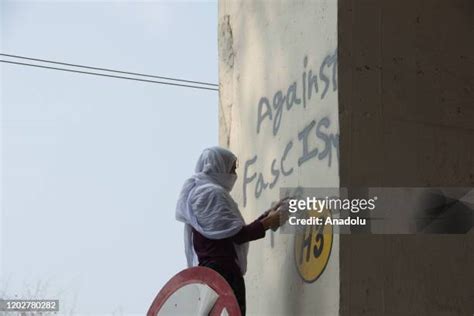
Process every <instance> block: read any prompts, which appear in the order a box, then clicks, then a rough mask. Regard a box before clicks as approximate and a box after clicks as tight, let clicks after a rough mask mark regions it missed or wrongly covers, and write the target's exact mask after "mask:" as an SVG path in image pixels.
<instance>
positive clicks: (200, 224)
mask: <svg viewBox="0 0 474 316" xmlns="http://www.w3.org/2000/svg"><path fill="white" fill-rule="evenodd" d="M236 160H237V157H236V156H235V155H234V154H233V153H232V152H230V151H229V150H227V149H224V148H221V147H211V148H207V149H205V150H204V151H203V152H202V154H201V156H200V157H199V160H198V162H197V164H196V169H195V174H194V176H192V177H191V178H189V179H188V180H186V182H185V183H184V185H183V189H182V190H181V193H180V195H179V199H178V204H177V206H176V219H177V220H178V221H180V222H183V223H184V224H185V225H184V247H185V252H186V259H187V261H188V267H193V266H197V265H198V258H197V256H196V252H195V251H194V246H193V238H192V228H194V229H195V230H197V231H198V232H199V233H200V234H201V235H203V236H204V237H206V238H209V239H223V238H228V237H232V236H234V235H235V234H237V233H238V232H239V231H240V230H241V229H242V227H243V226H244V225H245V221H244V218H243V217H242V214H241V213H240V211H239V208H238V206H237V203H235V201H234V200H233V199H232V197H231V196H230V194H229V192H230V191H231V190H232V187H233V186H234V183H235V180H236V179H237V175H235V174H231V173H230V172H231V170H232V167H233V165H234V162H235V161H236ZM234 247H235V252H236V254H237V264H238V265H239V267H240V270H241V271H242V274H245V272H246V271H247V254H248V243H243V244H240V245H238V244H235V243H234Z"/></svg>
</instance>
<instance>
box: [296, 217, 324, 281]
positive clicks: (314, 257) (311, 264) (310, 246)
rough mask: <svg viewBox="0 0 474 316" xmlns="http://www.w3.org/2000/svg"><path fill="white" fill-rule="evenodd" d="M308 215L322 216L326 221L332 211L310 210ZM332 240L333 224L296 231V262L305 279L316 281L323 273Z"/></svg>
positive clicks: (301, 275)
mask: <svg viewBox="0 0 474 316" xmlns="http://www.w3.org/2000/svg"><path fill="white" fill-rule="evenodd" d="M308 216H311V217H319V218H322V219H323V223H324V220H325V219H326V218H327V217H330V216H331V212H330V211H329V210H324V211H323V212H321V213H318V212H317V211H310V212H308ZM332 241H333V228H332V225H314V226H306V227H304V228H301V231H299V232H297V233H296V235H295V244H294V257H295V264H296V268H297V270H298V274H299V275H300V277H301V278H302V279H303V281H305V282H309V283H311V282H314V281H316V280H317V279H318V278H319V277H320V276H321V274H323V272H324V270H325V269H326V266H327V264H328V262H329V257H330V256H331V249H332Z"/></svg>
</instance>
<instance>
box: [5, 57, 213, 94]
mask: <svg viewBox="0 0 474 316" xmlns="http://www.w3.org/2000/svg"><path fill="white" fill-rule="evenodd" d="M0 56H5V57H11V58H18V59H25V60H31V61H39V62H43V63H50V64H57V65H63V66H71V67H78V68H85V69H91V70H100V71H108V72H114V73H120V74H124V75H134V76H141V77H148V78H155V79H164V80H172V81H178V82H186V83H196V84H201V85H206V86H213V87H218V86H219V85H218V84H215V83H209V82H203V81H194V80H185V79H180V78H172V77H163V76H156V75H148V74H142V73H138V72H130V71H123V70H117V69H110V68H100V67H92V66H85V65H79V64H71V63H65V62H60V61H54V60H49V59H40V58H33V57H25V56H20V55H12V54H3V53H0Z"/></svg>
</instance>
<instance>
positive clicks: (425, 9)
mask: <svg viewBox="0 0 474 316" xmlns="http://www.w3.org/2000/svg"><path fill="white" fill-rule="evenodd" d="M338 28H339V32H338V46H339V102H340V103H339V104H340V116H339V119H340V132H341V137H340V153H341V164H340V168H341V186H347V187H351V186H352V187H358V186H359V187H368V186H369V187H370V186H372V187H377V186H391V187H396V186H399V187H429V186H441V187H448V186H470V187H472V186H473V185H474V147H473V146H472V144H474V98H473V94H474V41H473V39H474V2H473V1H471V0H453V1H444V0H430V1H426V0H410V1H399V0H385V1H375V0H365V1H356V0H340V1H339V10H338ZM340 256H341V258H340V259H341V261H340V265H341V270H340V271H341V315H374V316H379V315H472V314H473V313H474V269H473V266H474V236H473V233H472V230H471V232H470V234H467V235H423V236H413V235H411V236H409V235H406V236H389V235H386V236H381V235H373V236H370V235H365V236H364V235H358V236H356V235H344V236H341V241H340Z"/></svg>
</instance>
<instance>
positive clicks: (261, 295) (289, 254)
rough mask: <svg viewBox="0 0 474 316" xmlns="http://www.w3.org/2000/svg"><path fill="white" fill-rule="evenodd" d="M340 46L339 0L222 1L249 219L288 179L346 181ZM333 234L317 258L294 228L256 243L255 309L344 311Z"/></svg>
mask: <svg viewBox="0 0 474 316" xmlns="http://www.w3.org/2000/svg"><path fill="white" fill-rule="evenodd" d="M336 49H337V2H336V1H334V0H312V1H261V0H258V1H257V0H253V1H232V0H222V1H220V2H219V77H220V79H219V81H220V108H219V120H220V131H219V135H220V144H221V145H222V146H225V147H229V148H230V149H231V150H232V151H234V152H235V153H236V154H237V155H238V157H239V166H238V170H237V173H238V176H239V179H238V182H237V183H236V186H235V188H234V190H233V196H234V197H235V199H236V200H237V201H238V202H239V205H240V208H241V211H242V212H243V214H244V217H245V218H246V220H247V221H248V222H250V221H252V220H253V219H254V218H256V217H257V216H258V215H259V214H261V213H262V212H263V211H265V210H266V209H268V208H269V207H270V205H271V203H272V202H275V201H277V200H278V199H279V188H280V187H298V186H301V187H317V186H320V187H337V186H339V161H338V147H339V146H338V139H339V123H338V94H337V93H338V86H337V50H336ZM325 237H326V239H325V240H326V242H325V243H324V247H325V248H324V249H325V251H327V252H326V253H325V254H324V255H323V256H321V257H313V256H312V255H311V256H310V257H308V258H309V259H308V260H310V261H311V265H308V266H305V262H303V261H304V260H303V261H301V262H300V261H297V260H296V259H297V258H296V257H297V253H296V250H297V249H298V247H299V246H298V243H297V242H296V240H295V238H294V235H286V234H280V233H278V232H276V233H273V232H270V231H268V232H267V235H266V237H265V239H263V240H259V241H256V242H252V243H251V246H250V253H249V269H248V272H247V274H246V276H245V279H246V285H247V301H248V302H247V305H248V307H247V309H248V314H249V315H338V313H339V238H338V236H336V235H334V236H333V235H331V234H327V236H326V235H325ZM329 241H330V242H329ZM295 244H296V246H295ZM318 246H319V247H322V244H318ZM295 247H296V248H295ZM311 249H312V248H311ZM300 250H302V251H309V247H308V248H307V249H306V248H302V249H300ZM305 253H306V252H305ZM298 262H299V263H298ZM308 267H309V268H308ZM313 267H318V269H320V270H319V271H314V270H311V269H312V268H313Z"/></svg>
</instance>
